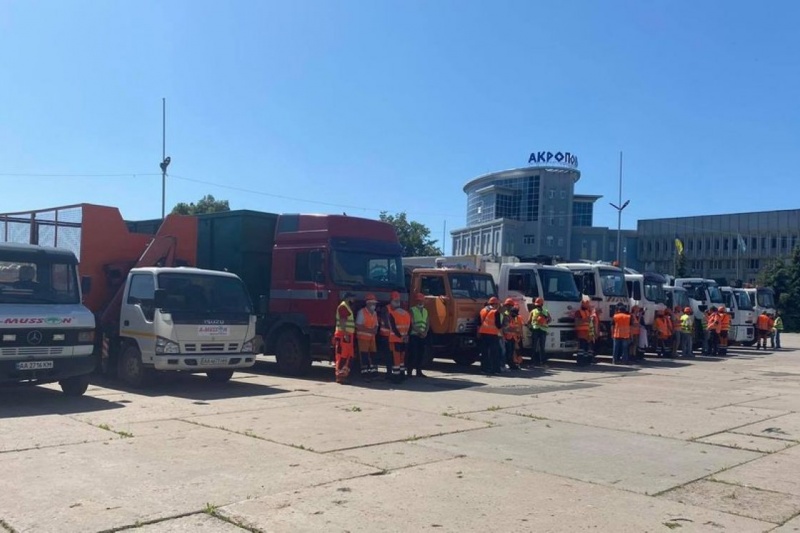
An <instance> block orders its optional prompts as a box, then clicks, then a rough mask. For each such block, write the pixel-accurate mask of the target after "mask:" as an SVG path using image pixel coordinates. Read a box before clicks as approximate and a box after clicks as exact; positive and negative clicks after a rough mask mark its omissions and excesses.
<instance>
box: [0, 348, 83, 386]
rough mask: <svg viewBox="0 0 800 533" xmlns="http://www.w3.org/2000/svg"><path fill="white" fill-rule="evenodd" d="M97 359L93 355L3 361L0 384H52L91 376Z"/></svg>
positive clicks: (0, 370) (0, 368) (0, 364)
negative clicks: (20, 366) (28, 367)
mask: <svg viewBox="0 0 800 533" xmlns="http://www.w3.org/2000/svg"><path fill="white" fill-rule="evenodd" d="M33 363H35V364H36V365H37V366H50V363H52V367H51V368H36V369H20V368H19V365H20V364H23V365H27V366H31V364H33ZM96 364H97V359H96V357H95V356H94V355H77V356H73V357H53V358H50V359H48V358H46V357H42V358H39V359H36V360H30V359H5V360H1V361H0V384H12V383H24V384H31V385H36V384H43V383H54V382H56V381H60V380H62V379H66V378H71V377H74V376H83V375H86V374H91V373H92V372H93V371H94V369H95V365H96Z"/></svg>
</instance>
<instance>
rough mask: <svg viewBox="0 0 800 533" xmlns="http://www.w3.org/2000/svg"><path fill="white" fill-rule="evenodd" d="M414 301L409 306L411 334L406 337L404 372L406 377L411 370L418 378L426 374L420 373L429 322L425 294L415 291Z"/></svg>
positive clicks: (426, 347) (426, 346) (426, 343)
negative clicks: (411, 305)
mask: <svg viewBox="0 0 800 533" xmlns="http://www.w3.org/2000/svg"><path fill="white" fill-rule="evenodd" d="M414 303H415V305H414V307H412V308H411V334H410V335H409V337H408V355H407V357H406V372H407V374H408V377H411V372H412V371H413V372H416V374H417V377H418V378H426V377H428V376H426V375H425V374H423V373H422V366H423V364H424V362H425V356H426V354H427V351H428V330H429V329H430V326H431V324H430V319H429V317H428V310H427V309H425V295H424V294H421V293H417V295H416V296H415V297H414Z"/></svg>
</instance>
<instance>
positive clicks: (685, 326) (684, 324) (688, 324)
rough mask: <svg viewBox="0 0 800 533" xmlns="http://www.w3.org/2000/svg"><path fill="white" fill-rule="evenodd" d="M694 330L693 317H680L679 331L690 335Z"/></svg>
mask: <svg viewBox="0 0 800 533" xmlns="http://www.w3.org/2000/svg"><path fill="white" fill-rule="evenodd" d="M693 329H694V317H693V316H691V315H686V314H684V315H683V316H682V317H681V331H682V332H684V333H691V332H692V330H693Z"/></svg>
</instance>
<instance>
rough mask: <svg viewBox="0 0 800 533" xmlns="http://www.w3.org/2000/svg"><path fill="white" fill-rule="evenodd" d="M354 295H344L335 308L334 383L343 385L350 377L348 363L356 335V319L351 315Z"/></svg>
mask: <svg viewBox="0 0 800 533" xmlns="http://www.w3.org/2000/svg"><path fill="white" fill-rule="evenodd" d="M354 301H355V295H354V294H353V293H351V292H346V293H344V298H343V299H342V302H341V303H340V304H339V307H337V308H336V331H335V332H334V334H333V346H334V354H335V359H334V360H335V365H336V366H335V368H336V370H335V371H336V383H340V384H342V383H345V382H346V381H347V377H348V376H349V375H350V362H351V360H352V359H353V343H354V341H355V334H356V318H355V315H354V314H353V302H354Z"/></svg>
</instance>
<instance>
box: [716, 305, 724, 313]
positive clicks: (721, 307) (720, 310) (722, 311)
mask: <svg viewBox="0 0 800 533" xmlns="http://www.w3.org/2000/svg"><path fill="white" fill-rule="evenodd" d="M717 311H719V312H720V313H724V312H725V306H724V305H720V306H719V309H717Z"/></svg>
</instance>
